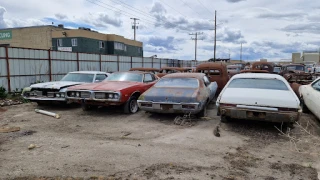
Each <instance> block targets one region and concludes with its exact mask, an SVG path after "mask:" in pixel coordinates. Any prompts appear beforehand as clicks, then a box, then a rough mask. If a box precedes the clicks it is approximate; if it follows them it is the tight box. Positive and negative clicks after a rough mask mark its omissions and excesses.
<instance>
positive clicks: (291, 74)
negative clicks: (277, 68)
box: [280, 64, 312, 84]
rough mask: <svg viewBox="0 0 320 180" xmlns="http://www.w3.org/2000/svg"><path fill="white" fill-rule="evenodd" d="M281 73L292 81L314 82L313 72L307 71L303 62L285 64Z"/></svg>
mask: <svg viewBox="0 0 320 180" xmlns="http://www.w3.org/2000/svg"><path fill="white" fill-rule="evenodd" d="M280 75H282V76H283V77H284V78H285V79H286V80H287V81H288V82H290V83H292V82H296V83H299V84H309V83H311V82H312V74H311V73H306V72H305V66H304V65H303V64H287V65H283V66H282V69H281V72H280Z"/></svg>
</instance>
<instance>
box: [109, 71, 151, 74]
mask: <svg viewBox="0 0 320 180" xmlns="http://www.w3.org/2000/svg"><path fill="white" fill-rule="evenodd" d="M115 73H132V74H152V73H150V72H145V71H118V72H114V73H113V74H115Z"/></svg>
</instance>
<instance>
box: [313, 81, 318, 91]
mask: <svg viewBox="0 0 320 180" xmlns="http://www.w3.org/2000/svg"><path fill="white" fill-rule="evenodd" d="M312 87H313V89H315V90H317V91H320V80H318V81H316V82H315V83H313V84H312Z"/></svg>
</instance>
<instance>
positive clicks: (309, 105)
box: [299, 78, 320, 120]
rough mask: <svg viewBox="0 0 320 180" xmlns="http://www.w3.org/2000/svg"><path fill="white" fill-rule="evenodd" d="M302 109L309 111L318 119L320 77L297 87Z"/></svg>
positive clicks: (319, 116) (319, 114)
mask: <svg viewBox="0 0 320 180" xmlns="http://www.w3.org/2000/svg"><path fill="white" fill-rule="evenodd" d="M299 92H300V100H301V105H302V111H303V112H308V111H311V112H312V113H313V114H314V115H315V116H316V117H317V118H318V119H319V120H320V103H319V102H320V78H318V79H316V80H314V81H313V82H312V83H311V84H308V85H302V86H300V88H299Z"/></svg>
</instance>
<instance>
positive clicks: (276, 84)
mask: <svg viewBox="0 0 320 180" xmlns="http://www.w3.org/2000/svg"><path fill="white" fill-rule="evenodd" d="M228 88H250V89H269V90H284V91H287V90H289V89H288V87H287V86H286V84H285V83H284V82H282V81H280V80H277V79H258V78H255V79H253V78H239V79H233V80H232V81H231V82H230V84H229V85H228Z"/></svg>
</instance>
